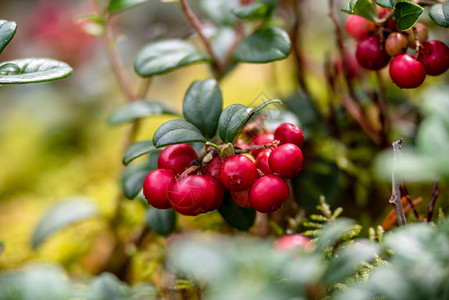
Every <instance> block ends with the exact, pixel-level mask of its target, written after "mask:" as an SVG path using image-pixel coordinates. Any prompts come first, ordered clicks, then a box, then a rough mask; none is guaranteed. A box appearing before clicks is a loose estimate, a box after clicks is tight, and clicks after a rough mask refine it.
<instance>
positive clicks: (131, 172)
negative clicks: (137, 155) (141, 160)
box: [121, 164, 152, 200]
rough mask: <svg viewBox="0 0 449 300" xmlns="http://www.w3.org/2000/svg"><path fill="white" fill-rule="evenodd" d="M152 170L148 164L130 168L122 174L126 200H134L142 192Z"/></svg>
mask: <svg viewBox="0 0 449 300" xmlns="http://www.w3.org/2000/svg"><path fill="white" fill-rule="evenodd" d="M151 171H152V168H151V167H150V166H149V165H148V164H140V165H135V166H128V167H127V168H126V169H125V171H124V172H123V174H122V180H121V183H122V190H123V194H124V195H125V197H126V198H128V199H130V200H133V199H135V198H136V197H137V195H138V194H139V193H140V191H141V190H142V186H143V181H144V180H145V177H147V175H148V173H150V172H151Z"/></svg>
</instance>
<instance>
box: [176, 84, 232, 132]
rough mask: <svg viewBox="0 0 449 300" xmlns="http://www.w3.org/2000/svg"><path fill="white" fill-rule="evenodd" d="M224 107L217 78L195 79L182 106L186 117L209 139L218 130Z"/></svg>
mask: <svg viewBox="0 0 449 300" xmlns="http://www.w3.org/2000/svg"><path fill="white" fill-rule="evenodd" d="M222 109H223V97H222V95H221V90H220V87H219V86H218V83H217V81H216V80H215V79H208V80H204V81H199V80H198V81H195V82H194V83H193V84H192V85H191V86H190V88H189V89H188V91H187V93H186V95H185V97H184V102H183V106H182V110H183V114H184V118H185V119H186V120H187V121H188V122H190V123H192V124H193V125H195V126H196V127H197V128H198V129H199V130H200V131H201V132H202V133H203V135H204V136H205V137H206V138H209V139H211V138H213V137H214V136H215V134H216V132H217V126H218V119H219V118H220V114H221V111H222Z"/></svg>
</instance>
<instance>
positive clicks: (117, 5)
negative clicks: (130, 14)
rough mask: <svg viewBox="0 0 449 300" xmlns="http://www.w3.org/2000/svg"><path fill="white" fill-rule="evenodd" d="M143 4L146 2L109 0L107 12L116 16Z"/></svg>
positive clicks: (141, 0) (139, 0)
mask: <svg viewBox="0 0 449 300" xmlns="http://www.w3.org/2000/svg"><path fill="white" fill-rule="evenodd" d="M144 2H147V0H110V1H109V5H108V11H109V13H110V14H116V13H119V12H122V11H124V10H128V9H130V8H133V7H134V6H137V5H139V4H142V3H144Z"/></svg>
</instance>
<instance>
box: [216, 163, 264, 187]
mask: <svg viewBox="0 0 449 300" xmlns="http://www.w3.org/2000/svg"><path fill="white" fill-rule="evenodd" d="M257 175H258V174H257V168H256V165H255V164H254V162H252V160H251V159H249V158H248V157H246V156H245V155H232V156H230V157H228V158H227V159H226V160H225V161H224V162H223V165H222V166H221V172H220V179H221V183H223V185H224V186H225V187H226V188H227V189H228V190H230V191H243V190H246V189H247V188H249V187H250V186H251V184H252V183H253V182H254V180H256V178H257Z"/></svg>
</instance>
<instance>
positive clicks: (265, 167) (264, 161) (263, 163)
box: [256, 149, 271, 175]
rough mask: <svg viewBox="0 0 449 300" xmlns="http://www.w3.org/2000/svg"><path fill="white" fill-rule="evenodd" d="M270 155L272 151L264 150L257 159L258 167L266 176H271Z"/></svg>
mask: <svg viewBox="0 0 449 300" xmlns="http://www.w3.org/2000/svg"><path fill="white" fill-rule="evenodd" d="M270 154H271V150H270V149H263V150H262V151H261V152H260V153H259V155H257V158H256V167H257V168H258V169H259V170H260V171H262V173H264V174H265V175H268V174H271V169H270V165H269V164H268V158H269V157H270Z"/></svg>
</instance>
